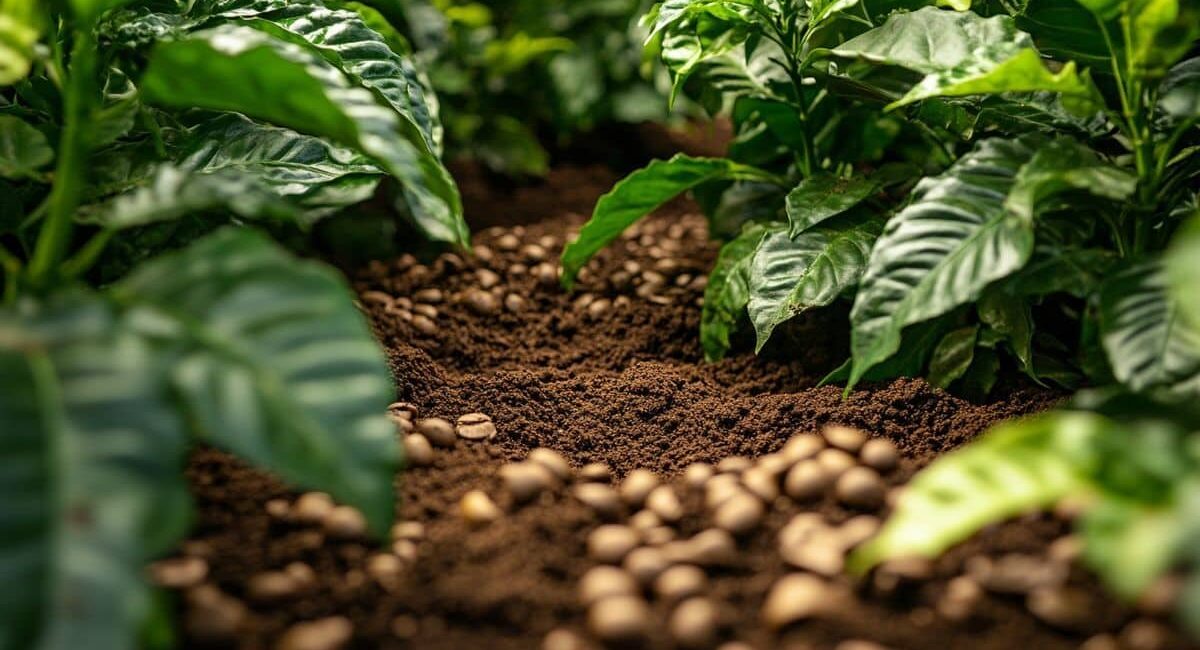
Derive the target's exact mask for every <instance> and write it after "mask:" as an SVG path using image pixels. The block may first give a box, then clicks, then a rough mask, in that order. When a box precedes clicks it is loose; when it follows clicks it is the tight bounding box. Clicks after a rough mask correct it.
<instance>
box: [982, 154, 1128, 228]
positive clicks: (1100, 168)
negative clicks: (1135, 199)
mask: <svg viewBox="0 0 1200 650" xmlns="http://www.w3.org/2000/svg"><path fill="white" fill-rule="evenodd" d="M1136 189H1137V177H1136V176H1134V175H1133V174H1131V173H1129V172H1128V171H1126V170H1124V169H1121V168H1119V167H1116V166H1115V165H1111V164H1109V163H1106V162H1104V161H1102V160H1101V159H1100V157H1099V156H1098V155H1097V154H1096V153H1095V152H1094V151H1092V150H1091V149H1088V148H1087V147H1085V146H1084V145H1082V144H1080V143H1079V142H1077V141H1075V140H1073V139H1071V138H1065V137H1062V138H1058V139H1056V140H1053V141H1051V142H1049V143H1046V144H1044V145H1042V146H1040V147H1039V148H1038V150H1037V152H1036V153H1035V154H1034V155H1033V158H1031V159H1030V160H1029V162H1028V163H1026V164H1025V165H1023V166H1022V167H1021V170H1020V171H1019V172H1018V173H1017V177H1016V179H1015V182H1014V183H1013V186H1012V189H1011V190H1009V193H1008V198H1006V199H1005V200H1004V207H1005V208H1006V209H1007V210H1008V211H1010V212H1012V213H1013V214H1016V215H1018V216H1020V217H1021V218H1022V219H1025V220H1031V219H1033V217H1034V216H1035V214H1036V213H1037V210H1038V208H1039V206H1041V205H1042V204H1044V203H1046V199H1048V198H1049V197H1051V196H1054V195H1055V194H1060V193H1062V192H1067V191H1071V190H1076V191H1083V192H1089V193H1091V194H1094V195H1096V196H1099V197H1102V198H1105V199H1112V200H1115V201H1122V200H1124V199H1127V198H1129V197H1130V196H1132V195H1133V192H1134V190H1136Z"/></svg>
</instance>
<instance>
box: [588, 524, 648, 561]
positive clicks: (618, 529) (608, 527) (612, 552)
mask: <svg viewBox="0 0 1200 650" xmlns="http://www.w3.org/2000/svg"><path fill="white" fill-rule="evenodd" d="M638 539H639V536H638V533H637V531H635V530H633V529H632V528H630V527H628V526H619V525H617V524H605V525H603V526H600V527H599V528H596V529H595V530H593V531H592V532H591V534H589V535H588V539H587V548H588V556H589V557H591V558H592V559H593V560H595V561H597V562H603V563H605V564H620V563H621V561H622V560H624V559H625V556H626V555H628V554H629V552H630V551H632V550H633V549H634V548H636V547H637V545H638Z"/></svg>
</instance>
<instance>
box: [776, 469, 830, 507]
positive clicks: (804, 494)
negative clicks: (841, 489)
mask: <svg viewBox="0 0 1200 650" xmlns="http://www.w3.org/2000/svg"><path fill="white" fill-rule="evenodd" d="M827 487H829V474H827V473H826V472H825V468H824V467H821V464H820V463H818V462H817V461H815V460H802V461H800V462H798V463H796V464H795V465H793V466H792V469H790V470H788V473H787V476H786V477H785V478H784V480H783V491H784V492H786V493H787V495H788V496H789V497H791V498H793V499H795V500H796V501H810V500H813V499H818V498H820V497H821V496H822V495H823V494H825V489H826V488H827Z"/></svg>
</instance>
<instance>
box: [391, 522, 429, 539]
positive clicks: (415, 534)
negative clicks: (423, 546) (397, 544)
mask: <svg viewBox="0 0 1200 650" xmlns="http://www.w3.org/2000/svg"><path fill="white" fill-rule="evenodd" d="M424 537H425V524H423V523H421V522H419V521H398V522H396V523H395V524H392V539H393V540H398V539H407V540H411V541H419V540H421V539H423V538H424Z"/></svg>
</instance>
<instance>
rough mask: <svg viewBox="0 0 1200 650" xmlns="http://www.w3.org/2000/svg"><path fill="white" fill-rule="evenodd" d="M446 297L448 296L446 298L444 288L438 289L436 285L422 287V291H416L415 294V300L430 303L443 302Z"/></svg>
mask: <svg viewBox="0 0 1200 650" xmlns="http://www.w3.org/2000/svg"><path fill="white" fill-rule="evenodd" d="M445 299H446V298H445V295H443V294H442V290H441V289H438V288H436V287H430V288H428V289H421V290H420V291H417V292H416V293H414V294H413V300H416V301H417V302H424V303H429V304H437V303H440V302H442V301H443V300H445Z"/></svg>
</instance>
